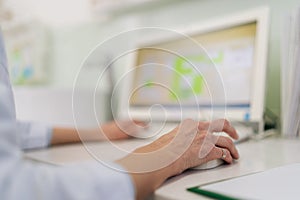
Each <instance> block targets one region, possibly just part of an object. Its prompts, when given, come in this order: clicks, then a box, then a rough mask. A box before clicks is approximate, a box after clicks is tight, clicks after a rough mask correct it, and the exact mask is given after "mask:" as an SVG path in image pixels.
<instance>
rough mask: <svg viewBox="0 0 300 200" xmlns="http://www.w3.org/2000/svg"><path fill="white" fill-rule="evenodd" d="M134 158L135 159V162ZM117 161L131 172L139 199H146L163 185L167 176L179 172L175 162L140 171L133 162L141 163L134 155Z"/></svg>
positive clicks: (136, 195)
mask: <svg viewBox="0 0 300 200" xmlns="http://www.w3.org/2000/svg"><path fill="white" fill-rule="evenodd" d="M129 156H131V155H129ZM133 160H135V161H134V162H133ZM151 162H155V160H151ZM116 163H118V164H119V165H121V166H122V167H123V168H125V169H126V170H127V171H128V172H129V175H130V176H131V178H132V180H133V183H134V186H135V191H136V194H135V198H136V199H137V200H140V199H145V198H146V197H147V196H149V195H150V194H151V193H153V192H154V191H155V190H156V189H157V188H158V187H159V186H161V185H162V184H163V182H164V181H165V180H166V179H167V178H169V177H171V176H174V175H176V174H178V171H177V170H176V167H175V164H171V165H169V166H166V167H163V168H161V169H157V170H156V169H153V170H151V171H150V170H149V172H138V171H135V170H136V166H133V165H132V164H134V165H139V164H141V163H140V162H137V160H136V159H135V158H134V157H132V158H129V157H125V158H122V159H120V160H118V161H117V162H116Z"/></svg>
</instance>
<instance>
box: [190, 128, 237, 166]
mask: <svg viewBox="0 0 300 200" xmlns="http://www.w3.org/2000/svg"><path fill="white" fill-rule="evenodd" d="M198 135H199V136H198V137H197V138H196V141H198V140H199V141H203V142H202V143H201V142H199V143H200V144H201V147H200V151H199V158H205V160H206V161H210V160H215V159H223V160H224V161H225V162H227V163H232V160H233V159H238V158H239V153H238V150H237V149H236V147H235V145H234V143H233V141H232V140H231V139H230V138H228V137H224V136H215V135H212V134H210V133H207V131H202V132H201V133H200V134H198ZM199 143H197V142H195V145H198V144H199ZM223 155H224V157H223Z"/></svg>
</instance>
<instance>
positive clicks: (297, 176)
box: [200, 163, 300, 200]
mask: <svg viewBox="0 0 300 200" xmlns="http://www.w3.org/2000/svg"><path fill="white" fill-rule="evenodd" d="M200 188H201V189H204V190H208V191H212V192H215V193H220V194H224V195H228V196H232V197H236V198H241V199H259V200H264V199H272V200H276V199H280V200H282V199H299V198H300V163H298V164H293V165H286V166H283V167H278V168H274V169H271V170H267V171H264V172H260V173H256V174H251V175H247V176H242V177H238V178H234V179H230V180H227V181H222V182H218V183H213V184H209V185H205V186H200Z"/></svg>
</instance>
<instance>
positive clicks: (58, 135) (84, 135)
mask: <svg viewBox="0 0 300 200" xmlns="http://www.w3.org/2000/svg"><path fill="white" fill-rule="evenodd" d="M104 139H105V137H104V135H103V133H102V132H100V131H97V130H93V129H82V130H79V132H78V131H77V130H76V129H75V128H60V127H55V128H53V132H52V138H51V145H58V144H68V143H77V142H83V141H101V140H104Z"/></svg>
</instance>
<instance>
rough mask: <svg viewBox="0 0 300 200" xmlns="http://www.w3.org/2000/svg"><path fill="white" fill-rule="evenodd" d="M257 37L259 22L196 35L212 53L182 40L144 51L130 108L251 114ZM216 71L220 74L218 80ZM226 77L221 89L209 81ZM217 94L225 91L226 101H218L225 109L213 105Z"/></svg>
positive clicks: (135, 76)
mask: <svg viewBox="0 0 300 200" xmlns="http://www.w3.org/2000/svg"><path fill="white" fill-rule="evenodd" d="M255 34H256V23H255V22H253V23H249V24H243V25H240V26H235V27H229V28H226V29H223V30H217V31H212V32H207V33H201V34H196V35H192V36H191V38H192V39H193V40H195V41H196V42H197V43H199V44H200V45H201V46H202V47H203V48H204V49H205V50H206V51H202V50H200V51H199V49H191V48H195V46H190V45H187V44H188V43H187V41H186V40H188V39H186V40H185V39H182V38H181V39H180V40H170V41H168V42H164V43H158V44H155V48H140V49H139V50H138V52H137V57H136V65H135V66H136V69H135V74H134V78H133V83H132V95H131V98H130V105H131V106H151V105H154V104H160V105H163V106H167V107H174V106H179V104H180V106H183V107H185V106H189V107H190V106H200V107H210V106H227V107H239V108H245V109H249V107H250V104H251V101H250V100H251V99H250V95H251V78H252V73H253V65H254V45H255ZM178 49H180V51H178ZM173 52H180V54H181V55H178V54H176V53H173ZM206 52H207V53H206ZM207 54H208V56H207ZM213 64H214V65H213ZM214 67H215V68H216V69H217V71H219V73H220V74H216V69H212V68H214ZM220 77H221V79H222V82H223V85H222V87H221V88H219V85H215V86H214V85H207V82H208V81H207V80H210V81H211V80H213V79H218V78H220ZM211 82H212V81H211ZM214 87H215V88H214ZM211 90H214V91H219V90H224V92H225V95H226V99H225V101H224V100H223V99H220V100H218V99H215V102H219V103H217V104H216V105H212V96H211V92H210V91H211ZM224 92H223V93H224ZM220 93H221V91H220ZM215 98H218V97H215ZM218 104H219V105H218Z"/></svg>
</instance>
